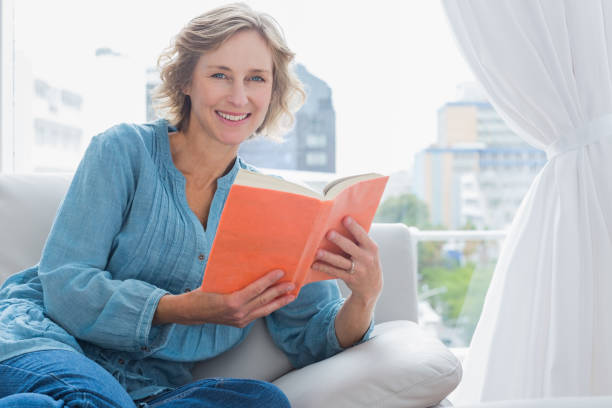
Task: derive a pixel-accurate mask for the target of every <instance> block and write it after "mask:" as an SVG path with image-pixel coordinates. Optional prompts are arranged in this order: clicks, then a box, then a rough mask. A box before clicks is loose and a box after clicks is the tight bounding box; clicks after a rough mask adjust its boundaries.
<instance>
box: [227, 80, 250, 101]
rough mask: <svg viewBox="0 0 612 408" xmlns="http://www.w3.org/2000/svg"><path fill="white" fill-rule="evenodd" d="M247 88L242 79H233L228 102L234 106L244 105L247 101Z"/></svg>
mask: <svg viewBox="0 0 612 408" xmlns="http://www.w3.org/2000/svg"><path fill="white" fill-rule="evenodd" d="M248 101H249V98H248V96H247V89H246V87H245V85H244V83H243V82H242V81H234V83H233V84H232V89H231V93H230V96H229V102H230V103H231V104H232V105H235V106H244V105H246V104H247V103H248Z"/></svg>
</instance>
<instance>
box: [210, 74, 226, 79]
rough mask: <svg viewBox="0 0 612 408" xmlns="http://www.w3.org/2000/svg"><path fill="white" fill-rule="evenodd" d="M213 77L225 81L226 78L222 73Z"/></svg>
mask: <svg viewBox="0 0 612 408" xmlns="http://www.w3.org/2000/svg"><path fill="white" fill-rule="evenodd" d="M211 77H212V78H218V79H225V78H226V76H225V74H222V73H220V72H218V73H216V74H212V75H211Z"/></svg>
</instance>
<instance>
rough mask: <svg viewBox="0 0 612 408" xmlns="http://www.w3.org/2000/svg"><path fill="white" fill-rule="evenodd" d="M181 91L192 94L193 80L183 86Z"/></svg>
mask: <svg viewBox="0 0 612 408" xmlns="http://www.w3.org/2000/svg"><path fill="white" fill-rule="evenodd" d="M181 91H183V94H185V95H189V96H191V81H189V83H188V84H187V85H185V86H183V88H182V89H181Z"/></svg>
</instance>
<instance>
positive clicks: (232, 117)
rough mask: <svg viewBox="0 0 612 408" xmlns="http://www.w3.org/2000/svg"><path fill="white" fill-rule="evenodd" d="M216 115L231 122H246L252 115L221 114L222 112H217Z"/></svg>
mask: <svg viewBox="0 0 612 408" xmlns="http://www.w3.org/2000/svg"><path fill="white" fill-rule="evenodd" d="M215 113H216V114H217V115H219V116H220V117H222V118H223V119H225V120H229V121H231V122H240V121H241V120H244V119H246V118H248V117H249V116H251V114H250V113H234V112H232V113H228V112H221V111H215Z"/></svg>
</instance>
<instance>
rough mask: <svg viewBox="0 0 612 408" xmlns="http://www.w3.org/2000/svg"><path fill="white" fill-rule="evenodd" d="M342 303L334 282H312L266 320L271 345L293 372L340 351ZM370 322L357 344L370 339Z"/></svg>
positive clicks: (371, 325) (371, 326) (371, 324)
mask: <svg viewBox="0 0 612 408" xmlns="http://www.w3.org/2000/svg"><path fill="white" fill-rule="evenodd" d="M343 303H344V299H343V298H342V296H341V295H340V289H339V288H338V284H337V283H336V281H335V280H327V281H319V282H313V283H310V284H308V285H305V286H304V287H302V289H301V290H300V294H299V295H298V297H297V299H296V300H294V301H293V302H291V303H289V304H288V305H287V306H285V307H282V308H281V309H279V310H277V311H275V312H274V313H272V314H270V315H269V316H267V317H266V324H267V326H268V330H269V331H270V334H271V336H272V338H273V340H274V342H275V343H276V344H277V345H278V346H279V347H280V348H281V349H282V350H283V351H284V352H285V354H286V355H287V357H288V358H289V361H290V362H291V364H292V365H293V366H294V367H295V368H300V367H303V366H305V365H308V364H311V363H314V362H317V361H320V360H323V359H325V358H328V357H331V356H333V355H334V354H337V353H339V352H340V351H342V350H343V348H342V346H340V344H339V343H338V338H337V337H336V328H335V320H336V315H337V314H338V310H340V307H341V306H342V304H343ZM372 328H373V322H371V323H370V327H369V329H368V331H367V332H366V333H365V335H364V336H363V338H362V339H361V340H360V341H359V343H361V342H363V341H366V340H367V339H368V338H369V337H370V333H371V331H372Z"/></svg>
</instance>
